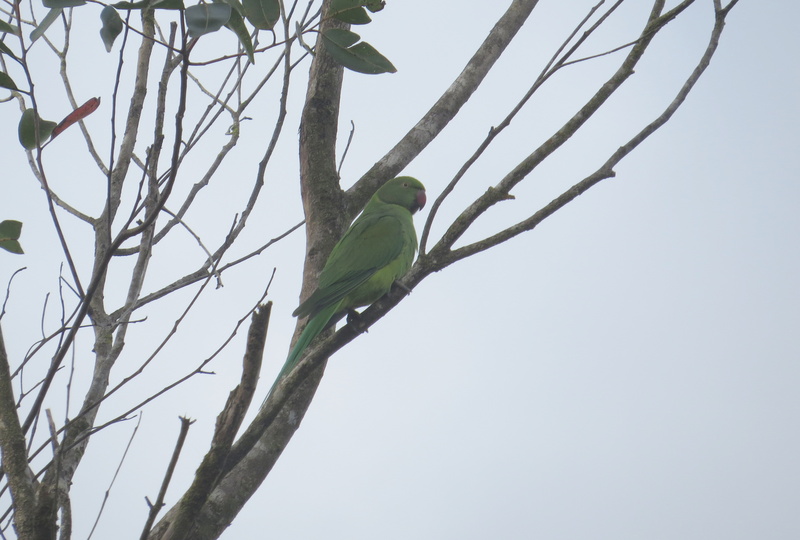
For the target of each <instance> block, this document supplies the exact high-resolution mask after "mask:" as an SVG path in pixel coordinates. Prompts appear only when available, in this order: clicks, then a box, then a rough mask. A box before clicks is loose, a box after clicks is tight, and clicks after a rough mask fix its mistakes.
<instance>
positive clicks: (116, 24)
mask: <svg viewBox="0 0 800 540" xmlns="http://www.w3.org/2000/svg"><path fill="white" fill-rule="evenodd" d="M100 21H101V22H102V23H103V27H102V28H101V29H100V38H101V39H102V40H103V45H105V46H106V52H111V47H113V46H114V40H115V39H117V36H118V35H120V34H121V33H122V28H123V26H124V25H123V24H122V17H120V16H119V12H117V10H116V9H114V8H113V7H111V6H106V7H104V8H103V11H101V12H100Z"/></svg>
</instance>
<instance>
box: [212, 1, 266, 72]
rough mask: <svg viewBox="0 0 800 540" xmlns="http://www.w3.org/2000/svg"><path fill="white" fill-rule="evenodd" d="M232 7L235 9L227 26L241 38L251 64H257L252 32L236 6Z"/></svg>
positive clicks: (240, 40)
mask: <svg viewBox="0 0 800 540" xmlns="http://www.w3.org/2000/svg"><path fill="white" fill-rule="evenodd" d="M215 1H219V0H215ZM239 6H240V7H241V4H239ZM231 7H233V11H232V12H231V18H230V19H228V23H227V24H226V25H225V28H227V29H228V30H230V31H231V32H233V33H234V34H236V37H238V38H239V43H241V44H242V48H243V49H244V52H246V53H247V59H248V60H250V63H251V64H255V63H256V51H255V48H254V47H253V39H252V38H251V37H250V32H248V30H247V27H246V26H245V24H244V19H243V18H242V16H241V14H240V13H239V11H238V10H237V8H236V6H231Z"/></svg>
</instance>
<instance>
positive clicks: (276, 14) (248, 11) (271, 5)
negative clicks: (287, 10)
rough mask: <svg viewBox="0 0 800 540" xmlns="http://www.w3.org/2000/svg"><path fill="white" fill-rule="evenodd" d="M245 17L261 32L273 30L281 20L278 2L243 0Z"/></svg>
mask: <svg viewBox="0 0 800 540" xmlns="http://www.w3.org/2000/svg"><path fill="white" fill-rule="evenodd" d="M242 6H243V7H244V15H245V17H247V20H248V21H250V24H252V25H253V26H255V27H256V28H258V29H260V30H272V27H273V26H275V23H276V22H278V19H280V18H281V5H280V3H279V2H278V0H243V1H242Z"/></svg>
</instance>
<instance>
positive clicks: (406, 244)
mask: <svg viewBox="0 0 800 540" xmlns="http://www.w3.org/2000/svg"><path fill="white" fill-rule="evenodd" d="M425 200H426V199H425V187H424V186H423V185H422V183H420V181H419V180H417V179H416V178H411V177H410V176H400V177H397V178H394V179H392V180H389V181H388V182H386V184H384V185H383V186H382V187H381V188H380V189H379V190H378V191H376V192H375V195H373V196H372V198H371V199H370V200H369V202H368V203H367V205H366V206H365V207H364V211H363V212H361V215H359V216H358V218H356V220H355V221H354V222H353V224H352V225H350V228H349V229H348V230H347V232H345V233H344V236H342V238H341V240H339V242H338V243H337V244H336V245H335V246H334V247H333V250H332V251H331V254H330V256H329V257H328V260H327V262H326V263H325V266H324V267H323V268H322V272H320V274H319V283H318V284H317V289H316V290H315V291H314V292H313V293H312V294H311V295H310V296H309V297H308V298H306V300H305V301H303V302H302V303H301V304H300V306H298V308H297V309H296V310H294V313H292V315H295V316H297V317H305V316H308V317H309V320H308V324H306V327H305V328H304V329H303V332H302V333H301V334H300V337H299V338H298V339H297V343H295V345H294V347H293V348H292V350H291V352H290V353H289V357H288V358H287V359H286V363H285V364H284V365H283V368H282V369H281V372H280V374H279V375H278V380H280V378H281V377H283V376H284V375H286V374H288V373H289V372H291V371H292V369H293V368H294V366H295V365H297V363H298V362H299V361H300V355H301V354H302V353H303V351H304V350H305V349H306V347H308V345H309V343H311V341H312V340H313V339H314V338H315V337H317V335H319V333H320V332H322V331H323V330H324V329H325V327H326V326H327V325H328V323H329V322H330V321H331V320H332V319H333V318H334V316H335V315H337V314H340V313H342V312H344V311H346V310H351V309H353V308H357V307H361V306H366V305H369V304H371V303H373V302H375V301H376V300H377V299H379V298H380V297H381V296H383V295H384V294H386V293H387V292H389V290H390V289H391V288H392V284H393V283H394V282H395V281H396V280H398V279H400V278H401V277H403V276H404V275H405V274H406V272H408V270H409V269H410V268H411V263H412V262H414V253H415V252H416V251H417V234H416V232H415V231H414V223H413V221H412V219H411V215H412V214H413V213H414V212H416V211H417V210H419V209H420V208H422V207H423V206H425ZM334 320H335V319H334Z"/></svg>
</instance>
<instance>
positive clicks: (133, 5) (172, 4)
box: [111, 0, 183, 10]
mask: <svg viewBox="0 0 800 540" xmlns="http://www.w3.org/2000/svg"><path fill="white" fill-rule="evenodd" d="M111 5H112V6H114V7H115V8H117V9H125V10H130V9H144V8H149V7H151V8H155V9H183V0H154V1H152V2H151V1H150V0H143V1H141V2H117V3H116V4H111Z"/></svg>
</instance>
